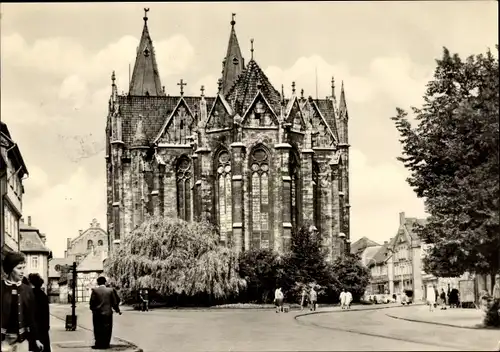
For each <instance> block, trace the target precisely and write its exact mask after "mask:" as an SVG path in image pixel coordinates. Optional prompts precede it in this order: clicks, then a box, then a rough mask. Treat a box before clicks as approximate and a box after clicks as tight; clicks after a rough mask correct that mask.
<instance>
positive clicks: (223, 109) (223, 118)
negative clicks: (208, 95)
mask: <svg viewBox="0 0 500 352" xmlns="http://www.w3.org/2000/svg"><path fill="white" fill-rule="evenodd" d="M231 113H232V111H231V108H230V107H229V105H228V104H227V103H226V104H225V102H224V101H223V100H222V98H221V96H220V95H218V96H217V98H216V99H215V102H214V105H213V106H212V109H211V110H210V113H209V114H208V120H207V124H206V129H207V130H220V129H225V128H231V127H232V126H233V118H232V117H231Z"/></svg>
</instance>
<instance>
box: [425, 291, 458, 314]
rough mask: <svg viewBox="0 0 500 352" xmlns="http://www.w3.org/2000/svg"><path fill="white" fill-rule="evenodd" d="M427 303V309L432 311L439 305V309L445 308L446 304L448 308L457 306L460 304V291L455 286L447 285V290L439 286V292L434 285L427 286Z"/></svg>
mask: <svg viewBox="0 0 500 352" xmlns="http://www.w3.org/2000/svg"><path fill="white" fill-rule="evenodd" d="M426 297H427V299H426V300H427V305H428V306H429V311H431V312H432V311H434V308H437V307H438V306H439V307H440V309H441V310H445V309H446V308H447V306H449V307H450V308H458V307H459V305H460V293H459V291H458V289H457V288H455V287H454V288H450V286H449V285H448V292H445V291H444V288H441V292H439V291H438V290H437V288H436V286H435V285H429V286H427V294H426Z"/></svg>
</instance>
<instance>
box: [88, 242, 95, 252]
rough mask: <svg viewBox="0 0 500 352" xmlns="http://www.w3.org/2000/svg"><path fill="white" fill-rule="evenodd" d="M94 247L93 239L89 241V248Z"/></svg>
mask: <svg viewBox="0 0 500 352" xmlns="http://www.w3.org/2000/svg"><path fill="white" fill-rule="evenodd" d="M92 248H94V242H92V240H88V241H87V250H90V249H92Z"/></svg>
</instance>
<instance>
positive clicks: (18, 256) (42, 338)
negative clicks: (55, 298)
mask: <svg viewBox="0 0 500 352" xmlns="http://www.w3.org/2000/svg"><path fill="white" fill-rule="evenodd" d="M2 267H3V272H4V274H5V277H3V278H2V327H1V329H2V352H14V351H16V352H41V351H44V352H50V351H51V348H50V338H49V330H50V316H49V300H48V298H47V295H46V294H45V292H44V291H43V290H42V285H43V283H44V282H43V279H42V278H41V277H40V275H38V274H30V275H29V276H28V278H26V277H25V276H24V274H25V273H24V270H25V268H26V259H25V256H24V255H23V254H22V253H17V252H10V253H7V254H6V255H5V257H4V259H3V261H2Z"/></svg>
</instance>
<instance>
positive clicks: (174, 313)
mask: <svg viewBox="0 0 500 352" xmlns="http://www.w3.org/2000/svg"><path fill="white" fill-rule="evenodd" d="M394 309H405V308H394ZM390 310H391V309H387V310H378V311H360V312H355V311H352V312H345V313H342V312H340V313H338V312H333V313H326V314H317V315H310V316H304V317H298V318H297V319H295V315H296V313H293V312H291V313H288V314H286V313H285V314H276V313H275V312H274V311H273V310H248V309H240V310H236V309H228V310H187V309H179V310H166V309H158V310H153V311H150V312H138V311H127V312H124V314H123V315H122V316H115V320H114V321H115V328H114V335H115V336H117V337H120V338H123V339H126V340H128V341H131V342H133V343H135V344H136V345H138V346H139V347H141V348H143V349H144V352H167V351H181V350H182V351H276V350H282V351H297V350H314V351H326V350H328V351H332V350H371V351H373V350H399V351H401V350H408V351H414V350H419V351H422V350H443V351H446V350H463V349H471V348H472V349H484V345H485V344H484V342H483V343H482V344H479V345H477V346H479V347H477V346H474V345H471V342H464V341H466V340H467V338H472V339H473V340H472V341H473V342H472V344H473V343H474V341H481V339H484V338H488V339H489V338H490V335H491V334H493V335H494V334H495V333H496V334H497V335H498V331H496V332H493V331H476V330H470V333H469V334H468V335H467V337H464V336H462V334H463V331H462V330H464V329H457V328H448V327H438V326H434V325H429V324H419V323H411V322H403V321H401V320H396V319H392V318H389V317H387V316H386V315H385V313H384V312H387V311H390ZM66 311H67V308H65V307H59V308H58V307H53V308H52V312H53V313H55V314H65V312H66ZM78 321H79V323H80V324H82V325H83V326H85V327H91V316H90V312H89V311H88V309H87V307H86V306H85V307H82V308H78ZM406 323H407V324H406ZM486 333H489V334H486ZM433 334H439V336H440V337H439V336H438V337H433V336H432V335H433ZM491 336H492V335H491ZM453 338H458V343H451V342H450V341H449V340H450V339H453ZM492 345H493V346H494V345H495V343H492ZM489 349H490V350H491V348H489Z"/></svg>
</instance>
